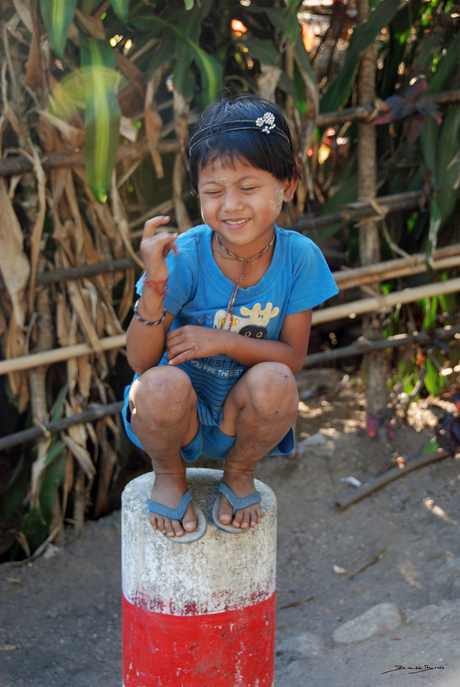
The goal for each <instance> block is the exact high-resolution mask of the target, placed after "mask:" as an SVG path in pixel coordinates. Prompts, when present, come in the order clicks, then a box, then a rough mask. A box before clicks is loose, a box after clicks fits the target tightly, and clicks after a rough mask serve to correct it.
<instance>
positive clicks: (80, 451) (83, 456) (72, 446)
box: [61, 432, 96, 482]
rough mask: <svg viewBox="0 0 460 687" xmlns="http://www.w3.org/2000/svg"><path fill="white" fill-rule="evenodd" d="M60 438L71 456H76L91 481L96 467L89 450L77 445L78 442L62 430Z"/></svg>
mask: <svg viewBox="0 0 460 687" xmlns="http://www.w3.org/2000/svg"><path fill="white" fill-rule="evenodd" d="M61 439H62V441H63V442H64V443H65V445H66V446H67V448H68V449H69V451H70V452H71V453H72V455H73V457H74V458H76V460H77V461H78V463H79V465H80V467H81V468H82V470H83V471H84V473H85V475H86V476H87V478H88V479H89V481H90V482H92V481H93V479H94V476H95V474H96V468H95V467H94V464H93V462H92V460H91V456H90V453H89V451H87V450H86V449H85V448H83V447H82V446H79V444H77V443H76V442H75V441H73V439H71V438H70V437H69V435H68V434H65V433H64V432H62V433H61Z"/></svg>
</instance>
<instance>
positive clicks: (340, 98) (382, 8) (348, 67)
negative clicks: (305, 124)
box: [320, 0, 401, 112]
mask: <svg viewBox="0 0 460 687" xmlns="http://www.w3.org/2000/svg"><path fill="white" fill-rule="evenodd" d="M400 4H401V3H400V0H382V2H379V4H378V5H377V7H376V9H375V10H374V11H373V12H371V13H370V15H369V19H368V20H367V21H366V22H364V23H363V24H360V25H359V26H358V27H357V28H356V29H355V30H354V31H353V34H352V36H351V38H350V42H349V44H348V49H347V54H346V56H345V62H344V65H343V67H342V69H341V70H340V74H339V75H338V76H337V77H336V78H335V79H334V81H333V82H332V83H331V85H330V86H329V88H328V89H327V91H326V93H325V95H324V96H323V98H322V100H321V108H320V109H321V112H334V111H335V110H339V109H340V108H342V107H343V106H344V105H345V104H346V102H347V100H348V98H349V97H350V93H351V89H352V86H353V81H354V78H355V74H356V72H357V69H358V65H359V60H360V57H361V55H362V54H363V53H364V52H366V50H367V49H368V47H369V46H370V45H372V43H373V42H374V40H375V39H376V37H377V36H378V35H379V34H380V32H381V30H382V29H383V28H384V27H385V26H388V24H389V23H390V22H391V20H392V19H393V17H394V15H395V14H396V12H397V10H398V9H399V7H400Z"/></svg>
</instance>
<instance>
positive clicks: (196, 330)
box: [166, 324, 228, 365]
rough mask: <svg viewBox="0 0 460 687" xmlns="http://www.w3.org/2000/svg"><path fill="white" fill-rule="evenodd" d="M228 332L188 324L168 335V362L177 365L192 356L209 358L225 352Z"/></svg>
mask: <svg viewBox="0 0 460 687" xmlns="http://www.w3.org/2000/svg"><path fill="white" fill-rule="evenodd" d="M227 333H228V332H223V331H221V330H220V329H211V328H209V327H199V326H197V325H193V324H188V325H186V326H185V327H179V329H174V331H172V332H169V333H168V335H167V336H166V351H167V353H168V355H167V358H168V364H169V365H177V364H178V363H183V362H184V361H185V360H191V359H192V358H208V357H210V356H213V355H219V354H222V353H225V351H224V344H225V341H224V338H225V337H224V336H223V335H225V334H227Z"/></svg>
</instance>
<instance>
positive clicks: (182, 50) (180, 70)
mask: <svg viewBox="0 0 460 687" xmlns="http://www.w3.org/2000/svg"><path fill="white" fill-rule="evenodd" d="M176 53H177V62H176V66H175V67H174V72H173V82H174V86H175V88H176V90H177V91H179V92H180V93H183V95H184V98H185V99H186V100H190V98H192V96H193V93H194V91H195V79H191V78H190V63H191V61H192V60H193V57H194V52H193V50H192V48H191V47H190V45H189V44H188V43H184V41H181V40H176Z"/></svg>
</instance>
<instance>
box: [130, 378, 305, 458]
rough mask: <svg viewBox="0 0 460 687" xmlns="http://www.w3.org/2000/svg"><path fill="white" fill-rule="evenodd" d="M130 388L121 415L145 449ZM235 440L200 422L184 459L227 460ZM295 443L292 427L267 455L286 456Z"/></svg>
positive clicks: (215, 426)
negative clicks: (136, 427) (136, 425)
mask: <svg viewBox="0 0 460 687" xmlns="http://www.w3.org/2000/svg"><path fill="white" fill-rule="evenodd" d="M129 389H130V387H129V386H128V387H126V389H125V404H124V406H123V410H122V411H121V415H122V418H123V422H124V425H125V429H126V434H127V435H128V437H129V438H130V439H131V441H132V442H133V444H135V445H136V446H137V447H138V448H141V449H142V450H145V449H144V447H143V446H142V444H141V442H140V441H139V439H138V438H137V436H136V435H135V434H134V432H133V428H132V426H131V412H130V410H129V405H128V400H129V399H128V397H129ZM235 441H236V437H229V436H227V434H224V433H223V432H222V431H221V429H220V427H218V426H217V425H204V424H202V423H201V422H200V423H199V427H198V432H197V433H196V436H195V438H194V439H192V441H191V442H190V443H189V444H187V446H184V447H182V448H181V450H180V452H181V456H182V459H183V460H185V461H187V463H192V462H193V461H195V460H197V459H198V458H199V457H200V456H206V458H215V459H217V460H225V456H226V455H227V451H229V450H230V449H231V448H232V446H233V444H234V443H235ZM294 445H295V441H294V432H293V430H292V428H291V429H290V430H289V432H288V433H287V434H286V436H285V437H284V438H283V439H282V440H281V441H280V443H279V444H278V445H277V446H275V448H273V449H272V450H271V451H269V452H268V453H267V456H280V455H281V456H286V455H288V454H289V453H291V452H292V451H293V450H294Z"/></svg>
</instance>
